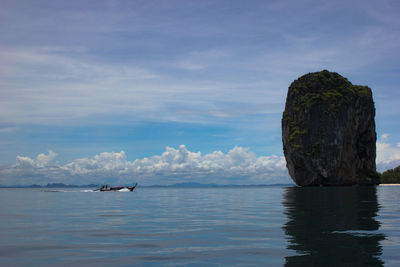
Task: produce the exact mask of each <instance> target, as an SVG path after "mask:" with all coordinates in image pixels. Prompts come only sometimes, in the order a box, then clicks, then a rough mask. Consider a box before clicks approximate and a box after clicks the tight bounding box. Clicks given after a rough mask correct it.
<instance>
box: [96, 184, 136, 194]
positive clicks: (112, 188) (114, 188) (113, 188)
mask: <svg viewBox="0 0 400 267" xmlns="http://www.w3.org/2000/svg"><path fill="white" fill-rule="evenodd" d="M136 186H137V183H136V184H135V185H134V186H122V185H121V186H109V185H108V184H106V185H103V186H102V187H100V188H99V189H96V190H95V191H101V192H105V191H114V192H116V191H120V190H124V189H128V190H129V191H131V192H132V191H133V190H134V189H135V188H136Z"/></svg>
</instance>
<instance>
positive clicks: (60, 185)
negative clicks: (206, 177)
mask: <svg viewBox="0 0 400 267" xmlns="http://www.w3.org/2000/svg"><path fill="white" fill-rule="evenodd" d="M100 186H101V185H100V184H87V185H71V184H64V183H49V184H47V185H38V184H32V185H0V188H99V187H100ZM265 186H268V187H270V186H292V184H250V185H245V184H243V185H237V184H225V185H221V184H214V183H209V184H202V183H191V182H189V183H176V184H171V185H141V186H140V187H144V188H167V187H171V188H210V187H265Z"/></svg>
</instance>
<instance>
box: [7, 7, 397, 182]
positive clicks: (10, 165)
mask: <svg viewBox="0 0 400 267" xmlns="http://www.w3.org/2000/svg"><path fill="white" fill-rule="evenodd" d="M399 12H400V2H398V1H324V2H321V1H150V0H146V1H4V0H0V62H1V63H2V64H0V184H21V183H46V182H58V181H65V182H67V183H68V182H71V183H86V182H93V181H94V182H96V181H98V182H99V183H101V182H104V181H108V182H115V183H120V182H129V179H132V177H134V179H136V180H139V181H140V182H141V183H144V184H152V183H161V184H169V183H173V182H180V181H181V180H182V181H196V182H203V181H208V182H215V183H272V182H288V181H290V180H289V178H288V176H287V172H286V170H285V168H284V167H282V155H283V153H282V144H281V130H280V119H281V115H282V111H283V108H284V103H285V98H286V92H287V88H288V86H289V85H290V83H291V82H292V81H293V80H294V79H296V78H297V77H299V76H301V75H303V74H305V73H308V72H313V71H319V70H322V69H328V70H331V71H335V72H338V73H340V74H341V75H343V76H345V77H347V78H348V79H349V80H350V81H351V82H352V83H353V84H360V85H368V86H369V87H371V88H372V90H373V93H374V100H375V103H376V112H377V115H376V124H377V134H378V137H379V139H378V146H377V147H378V159H377V164H378V169H379V170H384V169H387V168H389V167H394V166H396V165H398V164H400V134H399V130H400V127H399V123H398V117H399V115H400V109H399V108H398V103H399V101H400V90H399V89H400V88H399V86H400V75H399V74H400V73H399V72H400V20H399V19H398V18H397V17H398V13H399ZM182 145H183V146H182ZM49 151H50V152H49ZM198 152H200V153H201V154H200V156H196V155H199V154H196V153H198ZM104 153H105V154H104ZM107 153H108V154H107ZM215 153H216V154H215ZM172 155H173V156H172ZM238 155H240V156H238ZM171 157H172V158H171ZM182 157H183V159H182ZM146 158H147V159H148V160H149V162H150V163H149V162H145V159H146ZM210 158H212V159H213V160H211V161H210ZM239 158H240V160H239ZM85 160H86V161H85ZM135 161H136V163H135V164H134V162H135ZM212 161H214V163H219V164H220V165H218V166H217V165H215V166H214V165H212V166H211V165H210V164H211V163H210V162H212ZM238 162H241V163H246V164H247V165H246V164H245V165H243V166H242V167H241V169H240V170H239V169H238V168H237V166H238V165H240V164H239V163H238ZM74 164H75V165H74ZM82 164H83V165H82ZM118 164H119V165H118ZM149 164H150V165H149ZM152 164H153V165H152ZM72 166H74V167H72ZM144 166H146V167H144ZM143 168H147V169H146V171H145V172H143ZM222 170H224V171H222Z"/></svg>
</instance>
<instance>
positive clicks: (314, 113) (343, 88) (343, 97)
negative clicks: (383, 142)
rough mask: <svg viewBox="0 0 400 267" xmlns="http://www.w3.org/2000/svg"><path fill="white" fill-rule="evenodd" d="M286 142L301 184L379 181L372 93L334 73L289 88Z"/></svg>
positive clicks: (288, 157) (317, 75)
mask: <svg viewBox="0 0 400 267" xmlns="http://www.w3.org/2000/svg"><path fill="white" fill-rule="evenodd" d="M282 141H283V152H284V154H285V157H286V162H287V168H288V170H289V174H290V176H291V177H292V179H293V180H294V182H295V183H296V184H298V185H301V186H312V185H356V184H360V185H361V184H362V185H372V184H378V183H379V176H378V174H377V173H376V165H375V157H376V132H375V106H374V101H373V99H372V92H371V89H370V88H368V87H367V86H359V85H352V84H351V83H350V82H349V81H348V80H347V79H346V78H344V77H342V76H341V75H339V74H337V73H335V72H329V71H327V70H323V71H321V72H314V73H309V74H306V75H304V76H301V77H300V78H298V79H297V80H295V81H294V82H293V83H292V84H291V85H290V86H289V90H288V93H287V98H286V106H285V111H284V112H283V117H282Z"/></svg>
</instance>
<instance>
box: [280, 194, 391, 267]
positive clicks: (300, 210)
mask: <svg viewBox="0 0 400 267" xmlns="http://www.w3.org/2000/svg"><path fill="white" fill-rule="evenodd" d="M282 204H283V205H284V207H285V213H286V215H287V218H288V221H287V223H286V224H285V225H284V226H283V230H284V231H285V234H286V236H287V239H288V242H289V245H288V247H287V248H288V249H291V250H294V251H296V252H297V255H296V256H290V257H286V264H285V265H286V266H324V265H325V266H383V262H382V260H381V259H380V256H381V254H382V247H381V245H380V241H381V240H384V239H385V236H384V235H383V234H381V233H377V232H376V230H378V229H379V226H380V223H379V222H378V221H377V220H375V217H376V216H377V212H378V210H379V204H378V201H377V195H376V188H375V187H304V188H303V187H290V188H287V189H286V191H285V193H284V199H283V203H282Z"/></svg>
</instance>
